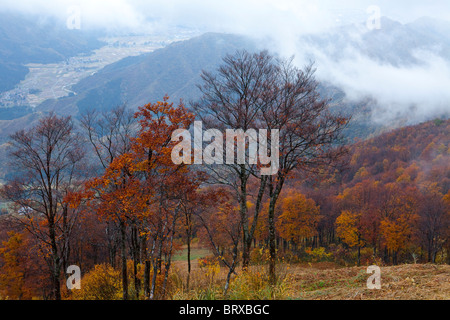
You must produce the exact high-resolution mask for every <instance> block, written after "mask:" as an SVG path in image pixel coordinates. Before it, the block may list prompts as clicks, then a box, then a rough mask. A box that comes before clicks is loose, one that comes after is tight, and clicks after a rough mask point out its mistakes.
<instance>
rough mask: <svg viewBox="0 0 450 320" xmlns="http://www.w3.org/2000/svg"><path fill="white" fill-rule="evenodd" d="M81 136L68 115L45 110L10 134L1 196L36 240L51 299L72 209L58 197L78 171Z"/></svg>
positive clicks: (65, 248) (71, 222) (57, 288)
mask: <svg viewBox="0 0 450 320" xmlns="http://www.w3.org/2000/svg"><path fill="white" fill-rule="evenodd" d="M81 143H82V139H81V137H80V136H79V134H77V133H76V132H75V130H74V125H73V122H72V120H71V118H70V117H61V118H59V117H57V116H56V115H54V114H50V115H48V116H46V117H44V118H42V119H41V120H40V121H39V123H38V124H37V126H36V127H34V128H32V129H30V130H28V131H25V130H22V131H19V132H17V133H15V134H13V135H12V136H11V142H10V144H11V145H10V147H11V154H10V157H11V160H12V164H11V168H12V169H14V170H16V174H15V176H16V178H13V179H12V180H10V181H9V182H8V184H7V185H6V186H5V187H4V188H3V190H2V194H3V196H4V197H5V198H6V199H7V200H8V201H10V202H12V203H13V204H14V207H15V209H16V210H17V211H18V215H17V222H19V223H20V224H22V225H23V226H24V227H25V228H26V229H27V230H28V231H29V232H30V233H31V234H33V235H34V236H35V237H36V238H37V239H38V240H39V244H40V250H41V253H42V254H43V256H44V258H45V260H46V262H47V264H48V266H49V270H50V274H51V279H52V288H53V298H54V299H56V300H60V299H61V292H60V277H61V268H62V267H64V266H65V263H66V261H67V259H68V254H69V248H70V246H69V238H70V233H71V230H72V228H73V226H74V223H75V221H76V213H75V212H71V209H70V208H69V207H68V205H67V204H66V203H65V202H64V198H65V196H66V195H67V193H68V192H70V191H71V190H73V189H74V188H75V187H76V185H77V183H78V181H77V177H80V176H81V171H80V164H81V161H82V159H83V157H84V150H83V148H82V144H81Z"/></svg>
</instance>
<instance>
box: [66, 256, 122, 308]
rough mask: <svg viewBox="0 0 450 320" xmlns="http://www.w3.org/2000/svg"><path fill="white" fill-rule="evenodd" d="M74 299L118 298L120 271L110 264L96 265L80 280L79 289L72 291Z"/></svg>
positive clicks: (120, 296) (120, 288) (120, 287)
mask: <svg viewBox="0 0 450 320" xmlns="http://www.w3.org/2000/svg"><path fill="white" fill-rule="evenodd" d="M73 298H74V299H76V300H120V299H121V298H122V282H121V276H120V271H119V270H115V269H114V268H113V267H111V266H110V265H106V264H100V265H96V266H95V267H94V269H93V270H91V271H90V272H89V273H87V274H86V275H85V276H84V277H83V278H82V280H81V289H80V290H74V291H73Z"/></svg>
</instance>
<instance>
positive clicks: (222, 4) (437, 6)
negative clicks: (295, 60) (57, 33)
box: [0, 0, 450, 34]
mask: <svg viewBox="0 0 450 320" xmlns="http://www.w3.org/2000/svg"><path fill="white" fill-rule="evenodd" d="M373 5H376V6H378V7H379V8H380V10H381V14H382V15H386V16H389V17H391V18H393V19H397V20H399V21H402V22H409V21H412V20H415V19H417V18H419V17H421V16H431V17H435V18H440V19H445V20H450V1H448V0H395V1H393V0H1V1H0V10H17V11H21V12H28V13H39V14H42V15H52V16H55V17H58V18H60V19H61V20H64V19H66V18H67V17H68V9H69V8H71V7H72V6H78V7H79V8H80V9H81V17H82V22H83V26H84V27H86V28H88V27H92V26H97V27H98V26H102V27H106V28H123V27H130V28H142V27H144V26H145V27H149V25H148V24H147V23H146V22H147V21H148V20H149V19H152V20H155V19H156V20H157V21H158V22H159V23H164V24H167V25H177V24H182V25H185V26H189V27H194V28H202V29H208V30H210V31H222V32H223V31H225V32H240V33H251V34H265V33H272V32H276V31H278V30H283V29H295V30H297V32H302V31H304V32H312V31H316V30H317V31H320V30H322V29H323V28H326V27H329V26H333V25H335V24H336V23H347V22H355V21H357V20H359V21H364V20H365V19H366V18H367V17H369V14H368V13H367V12H366V10H367V8H368V7H369V6H373ZM150 26H151V25H150Z"/></svg>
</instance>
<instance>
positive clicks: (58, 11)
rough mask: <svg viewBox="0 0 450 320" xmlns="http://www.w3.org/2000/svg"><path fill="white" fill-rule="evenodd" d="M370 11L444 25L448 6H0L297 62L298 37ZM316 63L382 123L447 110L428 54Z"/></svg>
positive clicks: (438, 2) (254, 0)
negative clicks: (379, 114) (216, 39)
mask: <svg viewBox="0 0 450 320" xmlns="http://www.w3.org/2000/svg"><path fill="white" fill-rule="evenodd" d="M374 6H375V8H378V9H379V11H380V14H381V15H382V16H387V17H390V18H392V19H394V20H397V21H400V22H402V23H408V22H412V21H414V20H416V19H418V18H420V17H423V16H428V17H432V18H437V19H441V20H447V21H450V0H395V1H394V0H0V10H1V11H11V10H12V11H20V12H24V13H33V14H40V15H42V16H52V17H56V18H57V19H59V20H61V21H62V22H65V21H67V19H68V18H69V16H70V15H71V14H72V13H73V11H72V9H73V8H78V9H79V11H80V17H81V28H84V29H91V28H106V29H109V30H129V31H145V32H159V31H161V30H166V29H167V28H169V27H173V26H177V25H178V26H185V27H188V28H194V29H198V30H199V31H201V32H206V31H216V32H228V33H240V34H245V35H249V36H255V37H261V38H271V39H273V40H275V41H276V45H275V46H274V48H275V49H274V48H271V49H272V50H276V51H278V53H280V54H282V55H283V56H291V55H296V57H301V55H302V52H301V50H300V49H299V48H298V36H299V35H301V34H304V33H315V32H323V31H326V30H327V29H328V28H332V27H335V26H337V25H342V24H350V23H358V22H363V23H364V22H365V21H367V20H368V19H369V18H370V17H371V15H373V11H371V10H368V9H373V8H374ZM316 61H317V62H318V63H317V67H318V76H319V77H321V78H322V79H325V80H333V81H334V83H335V84H337V85H339V86H341V87H343V88H345V90H346V91H347V93H348V94H350V95H352V96H355V97H357V96H358V95H359V96H364V95H366V94H370V95H372V96H375V97H377V99H379V101H380V102H381V103H382V104H383V105H384V106H385V109H387V110H388V116H391V115H393V114H396V113H397V112H403V113H409V110H410V109H409V108H410V107H411V105H415V106H416V107H417V108H418V109H417V110H418V111H417V113H418V115H422V114H430V113H434V112H436V113H438V112H440V111H442V110H444V111H445V110H448V109H449V108H450V103H448V102H449V101H450V91H449V90H448V88H449V87H450V65H449V61H450V58H449V59H447V60H445V59H444V60H443V59H440V58H439V57H434V56H433V55H430V54H428V56H426V57H425V58H424V60H423V61H424V64H422V65H421V66H415V67H394V66H390V65H381V64H379V63H377V62H375V61H373V60H371V59H370V58H368V57H367V56H359V55H358V54H356V53H355V52H349V55H348V56H347V58H346V59H344V60H342V61H340V63H338V64H336V63H334V62H333V61H331V60H329V57H327V56H326V54H324V53H323V52H318V53H317V56H316ZM380 119H382V118H380ZM382 120H383V121H384V119H382Z"/></svg>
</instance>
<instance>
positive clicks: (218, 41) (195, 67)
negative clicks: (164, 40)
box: [37, 33, 254, 114]
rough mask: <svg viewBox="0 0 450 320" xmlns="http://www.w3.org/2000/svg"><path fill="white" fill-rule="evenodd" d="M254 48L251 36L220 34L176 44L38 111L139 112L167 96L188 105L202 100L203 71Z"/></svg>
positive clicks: (103, 74)
mask: <svg viewBox="0 0 450 320" xmlns="http://www.w3.org/2000/svg"><path fill="white" fill-rule="evenodd" d="M253 46H254V44H253V42H252V41H251V40H249V39H247V38H245V37H242V36H236V35H228V34H214V33H209V34H205V35H203V36H200V37H196V38H193V39H190V40H187V41H181V42H177V43H173V44H171V45H169V46H168V47H166V48H163V49H159V50H156V51H154V52H152V53H149V54H146V55H142V56H138V57H130V58H126V59H123V60H121V61H119V62H117V63H114V64H111V65H109V66H107V67H105V68H104V69H102V70H101V71H99V72H97V73H96V74H95V75H93V76H90V77H88V78H86V79H83V80H82V81H80V82H79V83H78V84H76V85H74V86H73V87H72V90H73V91H74V92H76V93H77V94H76V95H75V96H71V97H65V98H62V99H59V100H56V101H55V100H48V101H46V102H44V103H43V104H42V105H40V106H38V107H37V110H40V111H47V110H58V112H60V113H67V114H77V113H78V112H82V111H85V110H87V109H93V108H96V109H97V110H108V109H111V108H113V107H115V106H117V105H120V104H123V103H126V104H127V105H128V106H129V107H130V108H136V107H138V106H140V105H143V104H145V103H148V102H151V101H157V100H161V99H162V98H163V96H164V95H165V94H167V95H169V96H170V97H171V99H172V101H177V100H178V99H180V98H183V99H184V100H187V101H188V100H190V99H193V98H195V97H197V96H198V91H197V88H196V85H197V84H198V83H199V82H200V74H201V71H202V70H203V69H206V70H211V69H214V68H216V66H217V65H218V64H220V62H221V61H222V58H223V57H224V56H225V55H226V54H227V53H234V52H235V51H236V50H239V49H244V48H247V49H250V48H252V47H253Z"/></svg>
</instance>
